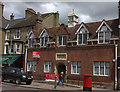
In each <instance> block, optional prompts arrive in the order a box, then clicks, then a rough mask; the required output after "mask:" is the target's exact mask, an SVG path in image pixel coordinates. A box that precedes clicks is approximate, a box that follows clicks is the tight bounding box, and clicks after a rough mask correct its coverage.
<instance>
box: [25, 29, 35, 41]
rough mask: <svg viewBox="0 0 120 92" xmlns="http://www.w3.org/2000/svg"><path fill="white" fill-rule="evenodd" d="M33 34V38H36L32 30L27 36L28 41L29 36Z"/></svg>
mask: <svg viewBox="0 0 120 92" xmlns="http://www.w3.org/2000/svg"><path fill="white" fill-rule="evenodd" d="M31 33H32V34H33V36H34V37H35V35H34V33H33V32H32V30H31V31H30V32H29V34H28V35H27V39H29V36H30V34H31Z"/></svg>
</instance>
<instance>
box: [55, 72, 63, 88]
mask: <svg viewBox="0 0 120 92" xmlns="http://www.w3.org/2000/svg"><path fill="white" fill-rule="evenodd" d="M63 77H64V73H63V72H61V73H60V75H59V81H58V83H57V86H59V84H60V82H61V83H62V86H63V87H64V82H63Z"/></svg>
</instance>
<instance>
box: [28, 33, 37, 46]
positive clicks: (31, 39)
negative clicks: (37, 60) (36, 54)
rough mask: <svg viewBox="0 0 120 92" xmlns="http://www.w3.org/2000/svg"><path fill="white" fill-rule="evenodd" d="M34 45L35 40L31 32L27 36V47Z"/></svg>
mask: <svg viewBox="0 0 120 92" xmlns="http://www.w3.org/2000/svg"><path fill="white" fill-rule="evenodd" d="M35 43H36V39H35V37H34V34H33V33H32V31H31V32H30V33H29V35H28V47H34V45H35Z"/></svg>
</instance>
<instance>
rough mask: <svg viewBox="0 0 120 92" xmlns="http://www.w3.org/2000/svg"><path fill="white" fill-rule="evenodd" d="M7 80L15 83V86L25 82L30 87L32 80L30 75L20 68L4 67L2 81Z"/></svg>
mask: <svg viewBox="0 0 120 92" xmlns="http://www.w3.org/2000/svg"><path fill="white" fill-rule="evenodd" d="M4 80H9V81H10V82H15V83H16V84H21V82H26V84H27V85H30V84H31V83H32V80H33V76H32V75H28V74H27V73H25V72H24V71H22V70H21V69H20V68H15V67H6V68H3V70H2V81H4Z"/></svg>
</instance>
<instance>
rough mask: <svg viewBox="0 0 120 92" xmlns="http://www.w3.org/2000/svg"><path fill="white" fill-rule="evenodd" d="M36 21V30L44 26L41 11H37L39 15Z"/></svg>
mask: <svg viewBox="0 0 120 92" xmlns="http://www.w3.org/2000/svg"><path fill="white" fill-rule="evenodd" d="M35 21H36V24H35V27H34V29H35V30H39V29H41V28H42V21H43V19H42V16H41V14H40V13H39V12H38V13H37V17H36V20H35Z"/></svg>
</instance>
